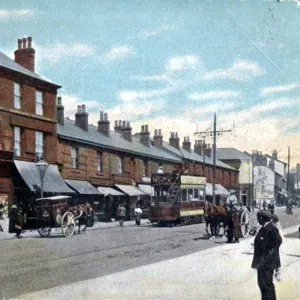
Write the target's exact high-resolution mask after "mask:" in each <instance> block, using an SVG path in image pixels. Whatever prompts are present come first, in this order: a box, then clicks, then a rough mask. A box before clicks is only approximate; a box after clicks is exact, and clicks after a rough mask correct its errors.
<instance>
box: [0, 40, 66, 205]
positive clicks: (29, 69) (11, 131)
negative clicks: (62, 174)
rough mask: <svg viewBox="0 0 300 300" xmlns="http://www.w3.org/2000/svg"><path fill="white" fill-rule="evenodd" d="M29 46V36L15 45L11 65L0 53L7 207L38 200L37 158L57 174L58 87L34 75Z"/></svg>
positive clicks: (0, 183) (0, 166)
mask: <svg viewBox="0 0 300 300" xmlns="http://www.w3.org/2000/svg"><path fill="white" fill-rule="evenodd" d="M31 43H32V39H31V37H28V38H23V39H19V40H18V47H17V50H16V51H15V53H14V54H15V60H12V59H10V58H9V57H7V56H6V55H5V54H3V53H2V52H0V99H1V102H0V195H1V198H2V200H4V201H5V202H7V201H8V200H12V199H15V200H17V199H18V198H21V197H22V200H21V199H19V200H20V201H23V200H24V198H28V199H29V198H30V197H31V196H36V193H37V191H38V187H40V182H39V176H38V174H37V170H36V168H35V167H34V164H33V162H35V161H37V160H38V159H40V158H42V157H44V158H45V160H47V162H48V163H49V164H50V165H51V166H50V168H49V170H50V172H49V174H50V175H51V173H53V172H54V173H55V172H56V170H55V167H56V164H57V152H56V151H55V149H56V144H57V136H56V94H57V90H58V89H59V88H60V86H59V85H57V84H54V83H52V82H49V81H48V80H45V79H43V78H42V77H41V76H39V75H38V74H36V73H35V72H34V71H35V50H34V49H33V48H32V44H31ZM29 170H33V173H32V172H30V173H29V172H28V171H29ZM51 171H53V172H51ZM26 172H27V173H26ZM26 174H27V175H28V176H27V175H26ZM54 176H55V174H54ZM56 176H58V177H59V173H58V172H56ZM25 179H26V180H25ZM61 181H62V180H61ZM61 183H62V182H61ZM34 185H35V186H34ZM66 187H67V186H66ZM46 189H47V188H46Z"/></svg>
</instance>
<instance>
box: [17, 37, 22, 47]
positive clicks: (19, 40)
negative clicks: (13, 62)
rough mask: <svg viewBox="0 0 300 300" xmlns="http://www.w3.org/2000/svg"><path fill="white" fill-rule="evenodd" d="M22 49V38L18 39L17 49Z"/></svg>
mask: <svg viewBox="0 0 300 300" xmlns="http://www.w3.org/2000/svg"><path fill="white" fill-rule="evenodd" d="M20 49H22V39H18V50H20Z"/></svg>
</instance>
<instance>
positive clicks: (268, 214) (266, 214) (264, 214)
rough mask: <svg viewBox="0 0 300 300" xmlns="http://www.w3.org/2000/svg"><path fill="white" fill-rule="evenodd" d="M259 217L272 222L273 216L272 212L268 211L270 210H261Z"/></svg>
mask: <svg viewBox="0 0 300 300" xmlns="http://www.w3.org/2000/svg"><path fill="white" fill-rule="evenodd" d="M257 216H258V217H261V218H263V219H265V220H266V219H267V220H271V217H272V214H271V212H270V211H268V210H264V209H263V210H260V211H259V212H258V213H257Z"/></svg>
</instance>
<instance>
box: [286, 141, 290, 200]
mask: <svg viewBox="0 0 300 300" xmlns="http://www.w3.org/2000/svg"><path fill="white" fill-rule="evenodd" d="M290 160H291V149H290V146H289V148H288V170H287V179H286V193H287V196H288V197H289V185H290Z"/></svg>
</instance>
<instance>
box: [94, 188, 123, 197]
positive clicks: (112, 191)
mask: <svg viewBox="0 0 300 300" xmlns="http://www.w3.org/2000/svg"><path fill="white" fill-rule="evenodd" d="M97 190H98V191H99V193H100V194H102V195H104V196H110V195H111V196H124V195H125V194H124V193H121V192H119V191H117V190H115V189H113V188H111V187H105V186H99V187H97Z"/></svg>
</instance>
